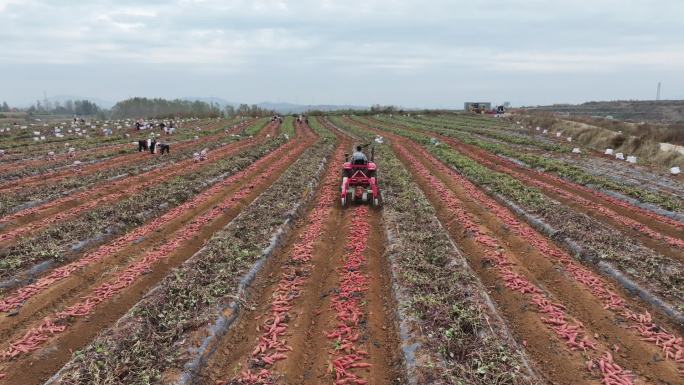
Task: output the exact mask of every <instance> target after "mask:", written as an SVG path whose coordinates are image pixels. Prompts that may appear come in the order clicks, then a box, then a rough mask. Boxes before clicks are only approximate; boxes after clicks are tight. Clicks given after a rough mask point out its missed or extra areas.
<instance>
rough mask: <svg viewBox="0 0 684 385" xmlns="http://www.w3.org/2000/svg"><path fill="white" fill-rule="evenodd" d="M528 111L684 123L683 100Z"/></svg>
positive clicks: (540, 107) (618, 103)
mask: <svg viewBox="0 0 684 385" xmlns="http://www.w3.org/2000/svg"><path fill="white" fill-rule="evenodd" d="M523 109H525V110H528V111H546V112H557V113H564V114H568V115H573V116H599V117H606V116H612V117H613V118H615V119H620V120H632V121H659V122H667V123H675V122H684V100H659V101H655V100H638V101H637V100H618V101H611V102H587V103H582V104H554V105H551V106H537V107H525V108H523Z"/></svg>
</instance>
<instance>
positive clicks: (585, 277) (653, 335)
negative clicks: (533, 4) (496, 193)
mask: <svg viewBox="0 0 684 385" xmlns="http://www.w3.org/2000/svg"><path fill="white" fill-rule="evenodd" d="M423 140H424V143H425V142H426V141H425V139H424V138H423ZM433 153H434V152H433ZM418 155H420V156H422V157H423V158H425V159H434V158H432V157H431V156H430V155H428V153H427V152H426V151H425V150H424V149H420V151H419V152H418ZM408 156H411V155H408ZM449 159H450V160H452V161H454V160H455V158H454V156H453V155H452V156H451V157H448V159H447V160H446V161H445V162H446V163H447V164H449ZM431 161H433V165H434V166H435V167H437V168H438V169H441V170H442V172H444V173H447V174H450V175H451V177H452V178H453V179H455V180H456V181H457V182H458V183H459V185H461V186H463V187H464V188H465V189H466V190H468V194H469V196H471V197H474V198H475V199H477V200H479V201H480V203H481V204H482V205H484V206H485V207H487V208H488V209H489V210H490V211H491V212H494V213H496V215H497V217H500V218H502V219H503V220H504V221H505V222H506V225H507V227H508V228H510V229H512V231H513V232H514V233H517V232H520V235H521V236H524V237H526V238H528V239H530V244H532V245H535V247H537V248H539V249H540V250H543V252H544V253H545V254H546V255H548V256H550V257H552V258H553V259H554V260H557V261H559V262H560V263H562V265H563V266H564V268H565V269H566V270H567V271H568V272H569V273H570V274H571V275H572V276H573V277H574V278H575V279H576V280H577V281H578V282H580V283H582V284H583V285H585V286H586V287H587V288H588V290H589V291H590V292H591V293H592V294H593V295H594V296H595V297H596V298H597V299H598V300H599V301H600V302H602V303H603V304H604V308H605V309H609V310H610V311H612V312H614V313H615V314H616V315H617V316H618V317H620V318H622V319H624V320H629V322H630V323H631V325H630V326H629V328H633V329H635V330H637V331H638V333H639V335H640V336H641V337H642V338H643V339H644V340H645V341H649V342H651V343H654V344H655V345H657V346H658V347H659V348H662V351H663V353H664V355H665V358H666V359H673V360H675V361H676V362H678V363H680V364H681V363H684V345H682V342H681V339H677V337H676V336H675V335H673V334H671V333H669V332H667V331H666V330H665V329H664V328H663V327H662V325H656V324H655V323H654V321H653V320H652V318H651V316H650V314H648V312H645V313H639V312H635V311H634V310H630V308H629V307H628V305H627V304H626V303H625V302H624V301H623V300H622V299H621V298H620V296H619V295H617V294H616V293H613V292H611V291H610V290H609V289H607V288H606V284H605V283H604V282H603V281H602V279H600V278H599V277H598V276H596V275H595V274H594V273H592V272H591V271H590V270H588V269H586V268H584V267H582V266H580V265H579V264H578V263H577V262H576V261H575V260H574V259H573V258H571V257H570V256H569V255H567V254H565V253H563V252H561V251H559V250H557V249H555V248H553V247H551V246H550V245H549V243H548V242H547V241H546V240H545V239H544V238H543V237H541V236H540V235H539V234H537V233H536V232H534V231H532V230H531V229H530V228H529V227H525V226H522V228H521V226H520V222H518V221H517V220H516V219H515V218H514V217H513V216H512V215H511V214H510V213H508V212H507V211H506V210H502V208H501V206H500V205H499V204H498V203H497V202H495V201H494V200H493V199H492V198H489V197H487V196H486V195H484V194H483V193H482V192H480V191H479V190H478V189H477V188H476V187H475V185H473V184H472V183H471V182H470V181H469V180H468V179H466V178H464V177H463V176H461V175H459V174H457V173H455V172H454V171H453V170H451V169H449V168H447V167H446V166H444V165H443V164H441V163H439V162H437V161H436V160H431ZM466 162H468V160H466V159H460V162H458V161H457V162H456V163H460V165H461V167H459V166H456V168H457V169H458V170H459V171H461V172H462V173H463V175H465V176H470V177H472V176H473V175H474V173H473V168H475V167H477V166H479V165H477V164H476V163H474V162H472V161H471V162H472V163H470V164H467V163H466ZM465 164H467V165H466V166H465V167H464V165H465ZM448 206H449V207H454V205H448ZM564 214H565V213H564ZM563 220H564V221H568V220H569V221H570V222H572V221H573V218H572V217H569V216H566V215H564V219H563ZM460 222H465V220H464V219H461V220H460ZM561 223H562V222H561ZM561 223H559V222H558V221H555V222H554V223H553V225H554V226H555V225H560V224H561ZM599 233H600V231H599ZM599 235H604V234H599ZM517 285H520V283H519V282H518V283H517V284H516V286H517ZM523 287H525V286H524V285H523ZM680 352H681V353H680ZM678 356H679V357H678ZM680 370H682V369H680Z"/></svg>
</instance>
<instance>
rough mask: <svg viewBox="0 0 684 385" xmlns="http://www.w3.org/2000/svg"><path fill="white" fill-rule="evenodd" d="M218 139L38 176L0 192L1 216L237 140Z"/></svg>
mask: <svg viewBox="0 0 684 385" xmlns="http://www.w3.org/2000/svg"><path fill="white" fill-rule="evenodd" d="M216 139H217V138H214V140H213V141H211V142H209V143H204V142H201V141H200V142H199V143H188V144H187V145H184V146H183V148H178V149H175V148H174V149H173V151H172V152H171V154H170V155H164V156H147V154H143V155H142V156H138V155H137V154H136V155H132V154H129V155H126V156H127V157H129V158H130V160H129V161H126V162H124V163H121V162H116V163H112V164H102V165H101V166H103V167H101V168H100V169H98V170H97V171H93V172H77V171H71V172H67V173H65V175H64V176H62V177H60V178H59V179H55V180H54V181H52V183H50V184H49V186H48V185H47V184H46V183H44V181H47V179H46V178H43V179H42V180H41V179H36V180H35V183H33V184H23V183H22V185H21V186H19V187H20V189H18V190H17V189H16V188H15V190H16V191H12V192H11V193H3V194H0V215H6V214H8V213H11V212H14V211H18V210H21V209H22V208H23V207H26V206H27V205H29V206H34V205H35V203H38V204H44V203H45V202H48V201H51V200H53V199H57V198H58V197H59V196H63V197H64V199H69V195H71V194H73V193H75V192H77V191H79V190H82V189H85V188H86V187H89V186H92V185H93V184H95V183H100V187H102V186H106V185H109V184H111V183H112V182H111V180H113V179H118V178H122V177H123V178H125V177H127V176H135V175H139V174H141V173H143V172H147V171H150V170H152V172H161V171H160V170H158V169H159V168H160V167H163V166H164V165H170V167H173V163H171V162H173V161H178V160H182V159H187V158H189V157H191V156H192V154H193V152H196V151H199V149H201V148H204V147H206V148H209V149H216V148H219V147H222V146H224V145H225V144H227V143H230V142H233V141H235V140H236V138H233V137H229V138H227V140H223V141H219V140H216ZM17 188H18V187H17Z"/></svg>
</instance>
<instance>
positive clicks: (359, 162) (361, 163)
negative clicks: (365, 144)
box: [352, 159, 367, 166]
mask: <svg viewBox="0 0 684 385" xmlns="http://www.w3.org/2000/svg"><path fill="white" fill-rule="evenodd" d="M366 163H367V161H366V160H364V159H354V162H353V163H352V164H353V165H357V166H364V165H366Z"/></svg>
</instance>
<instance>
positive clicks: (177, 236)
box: [1, 141, 308, 360]
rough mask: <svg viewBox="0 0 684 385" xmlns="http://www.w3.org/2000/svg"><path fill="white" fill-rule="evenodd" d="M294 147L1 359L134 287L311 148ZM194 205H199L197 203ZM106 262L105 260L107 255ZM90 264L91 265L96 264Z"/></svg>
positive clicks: (239, 177)
mask: <svg viewBox="0 0 684 385" xmlns="http://www.w3.org/2000/svg"><path fill="white" fill-rule="evenodd" d="M292 144H293V143H290V145H288V146H284V147H281V148H280V149H279V150H276V151H274V152H272V153H271V154H269V155H268V156H266V157H264V158H262V159H261V160H259V161H258V162H255V163H253V164H252V165H251V166H250V167H249V168H248V169H245V170H244V171H242V172H240V173H238V174H235V175H233V176H232V177H230V178H228V179H226V180H224V181H222V182H221V183H220V184H218V185H216V186H214V187H215V188H211V189H209V190H206V191H205V192H204V193H202V194H200V196H199V197H198V198H199V199H198V200H200V201H201V200H203V199H206V198H209V197H211V196H212V195H215V193H216V192H217V191H216V190H220V189H221V188H223V187H225V186H230V185H233V184H235V183H239V182H244V181H245V180H243V178H245V177H247V178H250V177H253V178H252V179H251V180H249V183H244V184H243V185H242V186H240V188H239V189H238V190H237V191H234V192H233V193H232V194H229V195H228V196H226V197H225V198H224V199H223V200H221V201H220V202H219V203H218V204H216V205H214V206H212V207H211V208H209V209H208V210H206V211H204V212H202V213H201V214H199V215H198V216H196V217H195V218H193V219H192V221H190V222H189V223H187V224H185V225H184V226H182V227H181V228H179V229H177V230H175V231H174V232H173V233H172V234H170V235H169V238H170V240H168V241H167V242H165V243H164V244H162V245H160V246H158V247H155V248H152V249H151V250H148V251H147V252H145V253H144V254H143V255H142V256H141V257H140V258H137V259H136V260H135V261H133V262H132V263H131V264H129V265H128V266H126V267H125V268H124V269H123V270H120V271H118V272H117V273H115V274H113V276H112V277H111V279H110V280H109V281H108V282H104V283H101V284H100V285H99V286H97V287H96V288H95V289H94V290H92V292H91V293H90V294H89V295H87V296H84V297H82V298H81V300H80V301H79V302H77V303H75V304H72V305H70V306H68V307H67V308H65V309H63V310H61V311H59V312H56V313H54V314H53V315H52V316H51V317H50V316H49V317H46V318H45V319H44V320H43V321H42V323H40V324H39V325H38V326H34V327H32V328H30V329H29V330H28V331H26V333H25V334H24V335H23V336H22V337H20V338H18V339H17V340H15V341H13V342H11V343H10V345H9V348H7V349H6V350H5V351H4V352H3V353H2V354H1V356H2V358H4V359H6V360H7V359H12V358H15V357H17V356H19V355H22V354H25V353H27V352H31V351H34V350H37V349H38V348H40V347H41V345H42V344H44V343H45V342H46V341H48V340H49V339H50V338H51V337H52V336H54V335H57V334H59V333H63V332H64V331H65V330H66V329H67V328H68V327H69V325H70V324H72V323H73V322H75V321H76V320H77V319H78V318H79V317H86V316H89V315H91V314H92V313H94V312H95V310H96V308H97V306H98V305H100V304H101V303H104V302H107V301H109V300H110V299H112V298H114V297H115V296H116V295H118V294H119V293H121V292H122V291H124V290H125V289H127V288H129V287H130V286H132V285H133V284H134V283H135V281H136V280H137V279H138V278H139V277H141V276H142V275H143V274H147V273H148V272H149V271H151V270H152V268H153V267H154V266H155V265H157V264H158V263H159V262H161V261H164V260H165V259H167V258H168V257H169V256H170V255H171V254H172V253H173V252H174V251H175V250H176V249H177V248H179V247H180V246H182V245H184V244H187V243H188V242H189V241H191V240H192V239H194V238H195V237H196V235H197V234H199V232H200V230H201V229H202V228H203V227H204V226H206V225H208V224H210V223H212V222H213V221H215V220H216V219H218V218H219V217H220V216H222V215H223V214H224V213H225V212H227V211H228V210H230V209H232V208H234V207H236V205H237V204H238V203H239V202H240V201H241V200H242V199H244V198H245V197H247V196H248V195H249V194H250V193H251V192H252V191H253V189H255V188H258V187H259V186H260V185H261V186H262V187H263V185H264V184H265V183H268V179H269V177H270V175H272V174H273V173H275V172H277V170H279V169H281V168H282V167H283V166H284V165H286V164H287V163H288V161H289V160H288V158H286V157H282V154H283V153H285V152H287V150H289V151H291V153H293V154H294V156H298V155H300V154H301V153H302V152H303V151H304V150H305V147H306V146H307V145H308V143H307V142H304V141H303V142H300V143H298V144H297V145H296V146H295V145H292ZM279 155H280V156H279ZM269 162H270V163H269ZM262 164H267V165H268V166H267V168H266V169H264V170H262V172H261V173H259V174H258V175H256V176H254V175H255V174H254V172H255V171H256V170H258V169H259V167H260V165H262ZM193 203H196V204H197V203H198V202H193ZM192 207H193V206H190V208H192ZM187 208H188V207H186V209H187ZM104 258H106V254H105V256H104ZM89 262H90V263H92V262H94V261H89ZM77 268H78V267H75V268H74V269H77Z"/></svg>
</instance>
